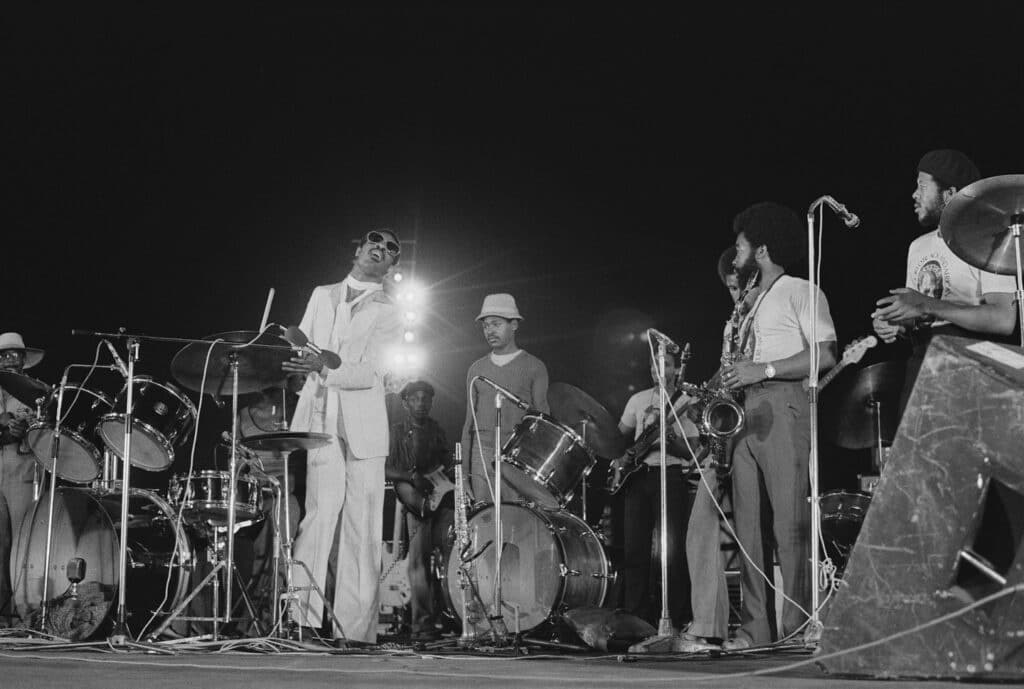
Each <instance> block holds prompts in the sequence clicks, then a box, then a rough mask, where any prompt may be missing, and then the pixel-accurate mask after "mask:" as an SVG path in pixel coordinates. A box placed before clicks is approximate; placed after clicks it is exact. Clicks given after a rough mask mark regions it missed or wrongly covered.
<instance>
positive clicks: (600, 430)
mask: <svg viewBox="0 0 1024 689" xmlns="http://www.w3.org/2000/svg"><path fill="white" fill-rule="evenodd" d="M548 405H549V406H550V407H551V416H553V417H554V418H555V419H556V420H557V421H560V422H561V423H563V424H565V425H566V426H568V427H569V428H571V429H573V430H574V431H576V432H577V433H579V434H580V435H581V436H583V437H584V440H585V442H586V445H587V447H588V448H590V450H591V451H592V452H594V454H596V455H598V456H599V457H604V458H605V459H609V458H613V457H618V456H619V455H621V454H622V453H623V452H624V451H625V440H624V439H623V437H622V434H621V433H619V424H618V422H617V421H616V420H615V418H614V417H613V416H612V415H611V414H609V413H608V410H607V409H605V408H604V407H603V406H601V403H600V402H598V401H597V400H595V399H594V398H593V397H591V396H590V395H588V394H587V393H585V392H583V391H582V390H580V389H579V388H577V387H575V386H573V385H569V384H568V383H552V384H551V385H550V386H548ZM584 421H586V427H585V430H584V425H583V422H584Z"/></svg>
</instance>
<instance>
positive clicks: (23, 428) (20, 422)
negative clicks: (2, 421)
mask: <svg viewBox="0 0 1024 689" xmlns="http://www.w3.org/2000/svg"><path fill="white" fill-rule="evenodd" d="M7 432H8V433H9V434H10V436H11V437H12V438H14V439H15V440H21V439H22V438H24V437H25V434H26V433H27V432H28V419H14V420H13V421H11V423H10V424H8V426H7Z"/></svg>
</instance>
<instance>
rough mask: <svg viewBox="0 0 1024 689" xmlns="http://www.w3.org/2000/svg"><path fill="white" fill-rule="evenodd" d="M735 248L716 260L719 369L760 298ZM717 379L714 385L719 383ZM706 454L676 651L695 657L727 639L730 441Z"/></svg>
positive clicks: (711, 443)
mask: <svg viewBox="0 0 1024 689" xmlns="http://www.w3.org/2000/svg"><path fill="white" fill-rule="evenodd" d="M735 258H736V248H735V247H729V248H728V249H726V250H725V251H724V252H722V255H721V256H720V257H719V259H718V277H719V279H720V280H721V281H722V284H723V285H725V288H726V289H727V290H728V291H729V296H730V297H731V298H732V301H733V311H732V314H731V315H730V317H729V319H728V320H727V321H726V322H725V328H724V330H723V333H722V365H723V366H725V365H727V364H728V363H730V362H731V361H732V360H733V359H734V358H735V356H736V352H735V351H734V350H735V348H736V346H737V336H738V332H739V327H740V324H741V323H742V321H743V317H744V316H745V315H746V314H747V312H748V311H749V310H750V305H751V303H752V302H753V300H754V299H756V298H757V295H758V293H759V292H758V287H757V277H758V274H757V273H756V272H752V273H750V275H749V276H748V278H747V280H746V286H745V287H741V285H740V275H739V272H737V270H736V268H735V267H734V266H733V260H734V259H735ZM720 373H721V372H719V374H716V376H715V378H714V379H718V380H720ZM704 440H705V442H706V443H707V444H708V447H707V448H706V449H707V451H708V452H709V454H710V455H711V457H710V461H707V462H704V463H703V466H701V468H700V471H701V474H702V475H703V478H702V480H701V481H700V482H698V484H697V492H696V493H695V494H694V496H693V508H692V509H691V510H690V521H689V524H688V526H687V527H686V563H687V567H688V568H689V574H690V582H691V588H690V607H691V608H692V610H693V621H692V622H690V625H689V627H688V628H687V629H686V630H685V631H684V632H683V633H682V634H681V635H680V638H679V643H678V644H677V646H676V648H675V650H676V651H678V652H681V653H695V652H699V651H703V650H707V649H709V648H714V647H716V646H718V645H719V644H721V642H722V641H724V640H725V639H727V638H728V634H729V626H728V625H729V591H728V588H727V585H726V580H725V567H724V564H723V562H722V547H721V532H722V525H721V522H720V520H721V515H720V514H719V511H718V508H717V507H716V503H718V504H721V503H723V502H726V503H727V502H728V501H729V484H728V476H727V475H723V474H724V472H725V471H727V469H728V465H729V456H728V453H730V452H731V451H732V443H731V439H728V438H716V437H713V436H708V437H706V438H705V439H704Z"/></svg>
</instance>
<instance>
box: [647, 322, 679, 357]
mask: <svg viewBox="0 0 1024 689" xmlns="http://www.w3.org/2000/svg"><path fill="white" fill-rule="evenodd" d="M647 337H648V338H652V337H653V338H654V339H655V340H657V341H658V342H660V343H661V344H663V345H665V349H666V350H667V351H668V352H669V353H671V354H678V353H679V345H677V344H676V343H675V342H673V341H672V338H671V337H669V336H668V335H666V334H665V333H663V332H661V331H660V330H655V329H654V328H648V329H647Z"/></svg>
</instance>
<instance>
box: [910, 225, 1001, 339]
mask: <svg viewBox="0 0 1024 689" xmlns="http://www.w3.org/2000/svg"><path fill="white" fill-rule="evenodd" d="M907 287H909V288H910V289H913V290H917V291H918V292H920V293H921V294H924V295H925V296H928V297H934V298H935V299H941V300H942V301H949V302H953V303H954V304H970V305H972V306H973V305H977V304H980V303H981V296H982V295H983V294H988V293H991V292H1009V293H1013V292H1014V291H1015V290H1016V289H1017V281H1016V278H1014V276H1012V275H996V274H995V273H989V272H987V271H984V270H981V269H980V268H975V267H974V266H972V265H969V264H967V263H966V262H965V261H964V260H963V259H962V258H960V257H959V256H957V255H956V254H954V253H953V252H952V251H951V250H950V248H949V246H948V245H947V244H946V242H945V240H943V239H942V237H941V236H939V231H938V230H933V231H931V232H928V233H926V234H923V235H921V236H920V237H918V238H917V239H915V240H914V241H913V242H911V244H910V249H909V250H908V251H907ZM948 322H949V321H932V323H931V325H932V327H935V326H939V325H945V324H947V323H948Z"/></svg>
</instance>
